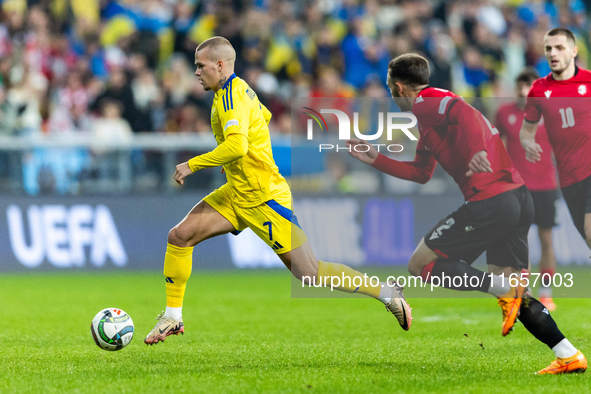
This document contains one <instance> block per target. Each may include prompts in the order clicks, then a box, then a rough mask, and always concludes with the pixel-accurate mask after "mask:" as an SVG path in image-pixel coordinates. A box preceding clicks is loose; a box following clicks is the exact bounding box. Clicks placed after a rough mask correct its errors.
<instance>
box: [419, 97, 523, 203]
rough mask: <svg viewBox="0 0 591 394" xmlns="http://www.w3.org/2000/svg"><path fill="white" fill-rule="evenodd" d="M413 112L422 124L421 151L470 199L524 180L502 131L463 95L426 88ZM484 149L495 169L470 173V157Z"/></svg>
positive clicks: (516, 184)
mask: <svg viewBox="0 0 591 394" xmlns="http://www.w3.org/2000/svg"><path fill="white" fill-rule="evenodd" d="M412 112H413V113H414V114H415V116H416V117H417V120H418V124H419V133H420V138H419V142H418V146H417V152H424V151H428V152H429V154H430V155H432V156H433V157H434V158H435V160H437V162H439V164H441V167H443V169H444V170H445V171H446V172H447V173H448V174H449V175H451V176H452V178H453V179H454V180H455V181H456V183H457V184H458V186H459V187H460V190H461V191H462V194H464V198H465V199H466V200H467V201H478V200H484V199H486V198H490V197H493V196H496V195H497V194H500V193H503V192H505V191H508V190H512V189H516V188H518V187H520V186H522V185H523V184H524V182H523V179H522V178H521V176H520V175H519V173H518V172H517V170H516V169H515V168H514V167H513V163H512V162H511V159H510V158H509V155H508V154H507V150H506V149H505V146H504V145H503V142H502V141H501V138H500V136H499V131H498V130H497V129H496V128H495V127H494V126H492V125H491V123H490V122H489V121H488V119H486V118H485V117H484V115H482V114H481V113H480V112H479V111H478V110H476V109H475V108H474V107H472V106H471V105H469V104H468V103H466V102H465V101H464V100H463V99H462V98H461V97H460V96H458V95H456V94H454V93H452V92H450V91H448V90H444V89H438V88H425V89H423V90H422V91H421V92H420V93H419V95H418V96H417V98H416V99H415V102H414V105H413V108H412ZM481 150H486V152H487V158H488V160H489V162H490V164H491V167H492V169H493V172H492V173H489V172H484V173H478V174H473V175H472V176H471V177H468V176H466V172H467V171H468V164H469V163H470V160H472V157H473V156H474V154H475V153H477V152H479V151H481Z"/></svg>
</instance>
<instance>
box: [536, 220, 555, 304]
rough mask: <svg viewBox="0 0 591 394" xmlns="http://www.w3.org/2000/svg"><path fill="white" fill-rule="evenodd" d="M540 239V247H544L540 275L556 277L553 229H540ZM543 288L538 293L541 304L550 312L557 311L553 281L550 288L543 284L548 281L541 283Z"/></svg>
mask: <svg viewBox="0 0 591 394" xmlns="http://www.w3.org/2000/svg"><path fill="white" fill-rule="evenodd" d="M538 237H539V238H540V245H541V247H542V255H541V257H540V275H542V276H544V275H550V277H551V278H553V277H554V274H555V273H556V256H555V255H554V246H553V245H552V228H542V227H538ZM541 283H542V284H541V285H540V286H541V287H540V290H539V292H538V297H539V298H540V302H541V303H542V304H544V306H545V307H546V308H548V310H549V311H550V312H552V311H554V310H555V309H556V304H555V303H554V300H553V299H552V281H550V282H549V283H550V284H549V285H548V286H544V284H543V283H548V282H547V281H546V282H545V281H541Z"/></svg>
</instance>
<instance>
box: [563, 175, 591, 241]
mask: <svg viewBox="0 0 591 394" xmlns="http://www.w3.org/2000/svg"><path fill="white" fill-rule="evenodd" d="M562 196H563V197H564V201H565V202H566V205H567V206H568V210H569V212H570V215H571V217H572V219H573V223H574V225H575V227H576V228H577V230H578V231H579V234H581V236H582V237H583V239H584V240H585V241H586V242H587V246H589V248H591V176H590V177H588V178H586V179H583V180H582V181H580V182H577V183H575V184H574V185H570V186H567V187H563V188H562Z"/></svg>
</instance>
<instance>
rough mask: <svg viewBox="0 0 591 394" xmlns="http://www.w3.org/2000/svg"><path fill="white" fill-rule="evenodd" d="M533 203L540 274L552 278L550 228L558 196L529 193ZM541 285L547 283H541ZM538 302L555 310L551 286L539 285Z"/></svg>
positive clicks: (554, 259)
mask: <svg viewBox="0 0 591 394" xmlns="http://www.w3.org/2000/svg"><path fill="white" fill-rule="evenodd" d="M531 196H532V199H533V202H534V211H535V213H534V224H536V225H537V226H538V237H539V239H540V245H541V249H542V254H541V257H540V267H539V269H540V274H541V275H542V276H543V275H550V277H551V278H552V277H554V274H555V273H556V257H555V255H554V246H553V244H552V228H553V227H555V226H556V224H557V220H556V216H557V215H556V213H557V205H558V199H559V197H560V194H559V192H558V190H548V191H539V192H531ZM542 283H548V282H547V281H546V282H543V281H542ZM538 298H539V299H540V302H541V303H542V304H544V306H545V307H546V308H548V310H549V311H551V312H552V311H553V310H555V309H556V304H554V301H553V300H552V284H551V281H550V285H549V286H544V285H543V284H541V287H540V290H539V292H538Z"/></svg>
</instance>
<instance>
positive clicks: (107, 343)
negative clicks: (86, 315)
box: [90, 308, 133, 351]
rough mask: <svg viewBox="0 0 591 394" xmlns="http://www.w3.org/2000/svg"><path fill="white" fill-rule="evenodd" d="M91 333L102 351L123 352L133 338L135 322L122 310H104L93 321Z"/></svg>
mask: <svg viewBox="0 0 591 394" xmlns="http://www.w3.org/2000/svg"><path fill="white" fill-rule="evenodd" d="M90 332H91V333H92V337H93V338H94V342H95V343H96V344H97V346H98V347H100V348H101V349H104V350H111V351H115V350H121V349H123V348H124V347H125V346H127V345H129V342H131V339H132V338H133V320H131V317H130V316H129V315H128V314H127V313H125V312H124V311H122V310H121V309H116V308H107V309H103V310H102V311H100V312H99V313H97V314H96V316H95V317H94V319H92V324H91V325H90Z"/></svg>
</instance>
